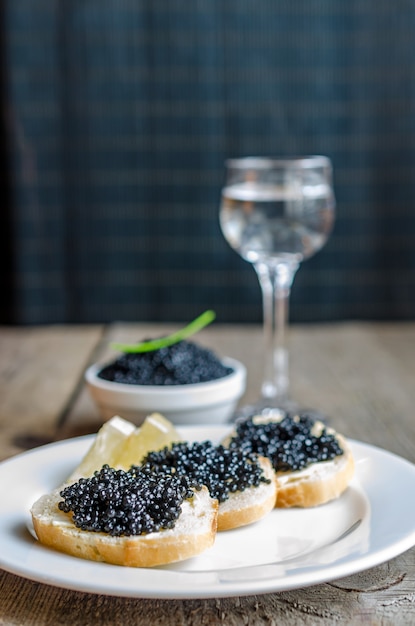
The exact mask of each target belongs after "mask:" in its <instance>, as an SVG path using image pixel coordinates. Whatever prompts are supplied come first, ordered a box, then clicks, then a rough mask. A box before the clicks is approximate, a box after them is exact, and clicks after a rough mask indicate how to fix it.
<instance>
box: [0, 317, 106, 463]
mask: <svg viewBox="0 0 415 626" xmlns="http://www.w3.org/2000/svg"><path fill="white" fill-rule="evenodd" d="M101 334H102V327H101V326H72V327H67V326H65V327H63V326H47V327H41V328H33V327H24V328H1V329H0V397H1V409H0V428H1V432H2V437H1V439H0V458H1V459H4V458H6V457H8V456H11V455H13V454H16V453H18V452H21V451H22V450H23V449H25V448H29V447H33V446H34V445H38V444H40V443H43V442H46V441H51V440H54V439H55V438H56V436H57V425H58V424H59V421H60V420H61V419H62V416H63V414H64V412H65V411H66V410H67V407H68V404H69V403H70V401H71V399H72V397H73V394H74V391H75V390H76V386H77V385H78V383H79V381H80V379H81V378H82V374H83V371H84V368H85V366H86V365H87V363H88V360H89V359H90V356H91V352H93V350H94V348H95V346H96V345H97V343H98V342H99V339H100V337H101Z"/></svg>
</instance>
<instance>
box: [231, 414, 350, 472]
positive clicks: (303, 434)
mask: <svg viewBox="0 0 415 626" xmlns="http://www.w3.org/2000/svg"><path fill="white" fill-rule="evenodd" d="M314 426H315V420H314V419H313V418H312V417H310V416H309V415H307V414H306V413H303V414H300V415H290V414H286V415H285V416H284V417H283V419H282V420H281V421H279V422H266V423H255V422H254V418H253V417H250V418H248V419H246V420H243V421H240V422H238V423H237V425H236V435H235V436H234V437H233V438H232V439H231V442H230V444H229V445H230V447H231V448H237V449H242V450H244V451H246V452H248V453H252V452H253V453H256V454H260V455H262V456H266V457H268V458H269V459H270V461H271V463H272V465H273V467H274V469H275V471H277V472H287V471H298V470H301V469H304V468H305V467H307V466H308V465H310V464H312V463H319V462H322V461H329V460H332V459H334V458H335V457H337V456H340V455H342V454H343V453H344V451H343V449H342V448H341V446H340V444H339V442H338V440H337V438H336V436H335V435H334V434H331V433H329V432H327V429H326V428H325V427H324V426H322V428H321V430H320V432H318V433H317V434H316V433H314V432H313V427H314Z"/></svg>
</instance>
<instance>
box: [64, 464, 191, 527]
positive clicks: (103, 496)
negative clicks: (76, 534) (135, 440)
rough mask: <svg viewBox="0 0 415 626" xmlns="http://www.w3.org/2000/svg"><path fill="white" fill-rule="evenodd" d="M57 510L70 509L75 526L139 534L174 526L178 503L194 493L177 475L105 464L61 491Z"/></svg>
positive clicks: (65, 510)
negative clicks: (121, 468)
mask: <svg viewBox="0 0 415 626" xmlns="http://www.w3.org/2000/svg"><path fill="white" fill-rule="evenodd" d="M60 495H61V497H62V498H63V500H62V501H61V502H59V505H58V506H59V509H60V510H61V511H63V512H64V513H70V512H72V518H73V522H74V524H75V526H77V527H78V528H81V529H82V530H88V531H94V532H104V533H108V534H110V535H113V536H122V535H142V534H146V533H151V532H157V531H159V530H162V529H167V528H174V526H175V523H176V520H177V519H178V517H179V516H180V513H181V505H182V503H183V501H184V500H185V499H187V498H191V497H192V496H193V495H194V493H193V491H192V490H191V489H190V488H189V486H188V484H187V482H186V481H184V480H182V479H181V478H180V477H178V476H172V475H164V474H159V475H157V476H155V475H152V474H151V473H149V472H148V471H146V470H144V469H141V468H138V467H132V468H131V469H130V470H128V471H127V472H126V471H124V470H116V469H113V468H111V467H109V466H108V465H104V466H103V467H102V469H101V470H99V471H96V472H95V473H94V476H92V477H91V478H81V479H80V480H79V481H78V482H76V483H74V484H73V485H69V486H68V487H65V489H63V490H62V491H61V492H60Z"/></svg>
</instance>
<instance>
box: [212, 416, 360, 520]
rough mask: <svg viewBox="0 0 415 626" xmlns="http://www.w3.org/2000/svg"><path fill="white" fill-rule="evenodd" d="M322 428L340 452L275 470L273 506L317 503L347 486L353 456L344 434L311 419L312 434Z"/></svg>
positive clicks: (275, 418) (263, 418)
mask: <svg viewBox="0 0 415 626" xmlns="http://www.w3.org/2000/svg"><path fill="white" fill-rule="evenodd" d="M283 417H284V416H283V415H281V414H271V415H267V416H265V415H258V416H255V417H254V418H253V422H254V424H258V425H260V424H264V423H269V422H279V421H281V419H283ZM323 429H325V431H326V432H327V433H328V434H331V435H334V436H335V438H336V440H337V442H338V443H339V445H340V447H341V448H342V450H343V454H342V455H339V456H337V457H335V458H334V459H332V460H328V461H320V462H317V463H310V464H309V465H308V466H306V467H305V468H304V469H301V470H298V471H277V472H275V477H276V483H277V496H276V500H275V506H276V507H278V508H288V507H314V506H318V505H321V504H324V503H326V502H329V501H330V500H333V499H335V498H338V497H339V496H340V495H341V494H342V493H343V492H344V491H345V489H346V488H347V487H348V485H349V483H350V481H351V480H352V478H353V475H354V459H353V454H352V451H351V449H350V446H349V444H348V443H347V440H346V439H345V437H343V436H342V435H340V434H339V433H337V432H336V431H335V430H333V429H332V428H327V427H326V426H325V425H324V424H323V423H322V422H320V421H318V420H316V421H315V422H314V425H313V428H312V433H313V434H314V435H315V436H319V434H320V433H321V431H323ZM234 435H235V431H233V432H232V433H231V434H230V435H228V436H227V437H226V439H225V440H224V441H223V445H229V443H230V441H231V438H232V437H233V436H234Z"/></svg>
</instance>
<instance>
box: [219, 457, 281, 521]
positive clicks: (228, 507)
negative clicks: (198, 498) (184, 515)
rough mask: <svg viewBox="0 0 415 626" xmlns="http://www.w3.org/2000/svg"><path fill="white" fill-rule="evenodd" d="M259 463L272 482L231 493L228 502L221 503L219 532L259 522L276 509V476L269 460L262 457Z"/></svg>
mask: <svg viewBox="0 0 415 626" xmlns="http://www.w3.org/2000/svg"><path fill="white" fill-rule="evenodd" d="M259 462H260V465H261V467H262V469H263V473H264V475H265V477H266V478H268V479H269V481H270V482H269V483H264V482H261V483H260V484H259V485H258V487H249V488H248V489H245V490H244V491H237V492H236V493H231V494H230V496H229V498H228V499H227V500H225V501H224V502H221V503H220V504H219V509H218V531H222V530H230V529H232V528H238V527H240V526H246V525H247V524H252V523H253V522H257V521H258V520H260V519H262V518H263V517H264V516H265V515H267V514H268V513H270V511H272V509H273V508H274V506H275V499H276V496H277V481H276V475H275V472H274V470H273V467H272V465H271V462H270V461H269V459H266V458H265V457H261V458H260V459H259Z"/></svg>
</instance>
